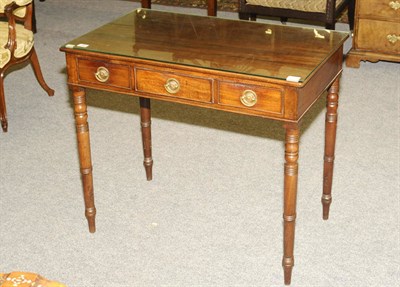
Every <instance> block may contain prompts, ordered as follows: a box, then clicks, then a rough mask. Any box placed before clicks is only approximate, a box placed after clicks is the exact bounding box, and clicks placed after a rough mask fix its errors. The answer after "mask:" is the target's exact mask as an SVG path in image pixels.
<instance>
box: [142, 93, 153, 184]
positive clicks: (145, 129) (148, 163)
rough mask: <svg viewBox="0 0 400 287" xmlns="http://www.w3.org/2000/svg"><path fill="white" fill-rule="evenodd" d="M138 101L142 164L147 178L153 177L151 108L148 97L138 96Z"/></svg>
mask: <svg viewBox="0 0 400 287" xmlns="http://www.w3.org/2000/svg"><path fill="white" fill-rule="evenodd" d="M139 102H140V126H141V129H142V143H143V155H144V160H143V165H144V168H145V170H146V178H147V180H152V178H153V171H152V170H153V158H152V157H151V109H150V99H147V98H139Z"/></svg>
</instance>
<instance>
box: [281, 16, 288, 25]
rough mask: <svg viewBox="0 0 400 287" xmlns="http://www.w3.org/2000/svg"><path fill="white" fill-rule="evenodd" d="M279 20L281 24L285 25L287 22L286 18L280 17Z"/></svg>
mask: <svg viewBox="0 0 400 287" xmlns="http://www.w3.org/2000/svg"><path fill="white" fill-rule="evenodd" d="M280 20H281V23H282V24H286V22H287V21H288V17H280Z"/></svg>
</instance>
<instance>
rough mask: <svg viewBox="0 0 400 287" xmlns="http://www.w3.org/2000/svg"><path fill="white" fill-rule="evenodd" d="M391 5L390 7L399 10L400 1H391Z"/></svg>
mask: <svg viewBox="0 0 400 287" xmlns="http://www.w3.org/2000/svg"><path fill="white" fill-rule="evenodd" d="M389 6H390V8H392V9H394V10H397V9H399V8H400V2H399V1H396V2H394V1H390V2H389Z"/></svg>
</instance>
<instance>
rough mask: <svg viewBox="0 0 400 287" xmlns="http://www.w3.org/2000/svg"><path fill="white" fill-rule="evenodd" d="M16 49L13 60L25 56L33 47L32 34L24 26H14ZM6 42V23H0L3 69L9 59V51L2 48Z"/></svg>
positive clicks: (0, 51)
mask: <svg viewBox="0 0 400 287" xmlns="http://www.w3.org/2000/svg"><path fill="white" fill-rule="evenodd" d="M0 1H1V0H0ZM15 26H16V35H17V37H16V43H17V46H16V49H15V51H14V57H15V58H22V57H24V56H26V55H27V54H28V53H29V52H30V51H31V49H32V47H33V32H32V31H30V30H28V29H25V28H24V26H22V25H20V24H16V25H15ZM7 41H8V23H7V22H0V68H3V67H4V66H5V65H6V64H7V63H8V62H9V61H10V59H11V51H10V50H9V49H6V48H4V47H5V46H6V44H7Z"/></svg>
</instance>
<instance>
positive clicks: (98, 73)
mask: <svg viewBox="0 0 400 287" xmlns="http://www.w3.org/2000/svg"><path fill="white" fill-rule="evenodd" d="M78 73H79V74H78V81H79V82H80V83H81V84H86V83H89V84H95V85H104V86H105V87H117V88H125V89H130V88H131V80H130V79H131V77H130V67H129V66H128V65H120V64H113V63H107V62H103V61H94V60H88V59H80V58H78ZM91 86H93V85H91Z"/></svg>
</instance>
